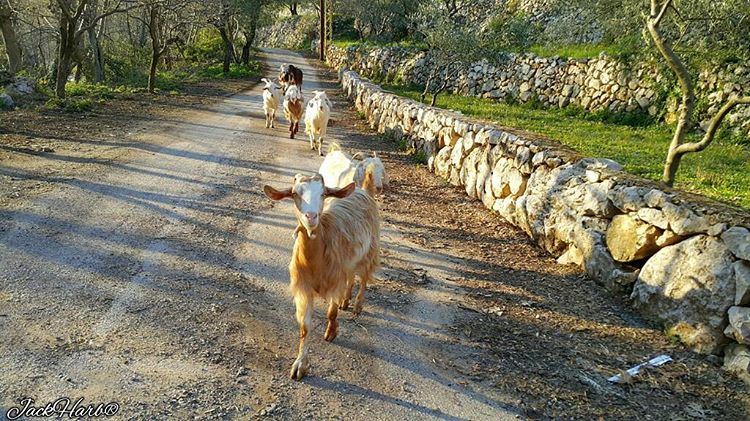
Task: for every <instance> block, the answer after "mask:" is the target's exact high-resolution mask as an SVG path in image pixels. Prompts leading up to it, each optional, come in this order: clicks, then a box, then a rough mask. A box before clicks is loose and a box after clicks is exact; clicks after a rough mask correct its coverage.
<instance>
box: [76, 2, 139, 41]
mask: <svg viewBox="0 0 750 421" xmlns="http://www.w3.org/2000/svg"><path fill="white" fill-rule="evenodd" d="M121 3H122V2H118V3H117V6H116V7H115V8H114V9H112V10H110V11H108V12H105V13H102V14H101V15H99V16H96V17H94V18H93V19H91V23H90V24H89V25H87V26H84V27H81V28H80V29H78V30H77V31H76V35H75V36H76V38H80V37H81V36H82V35H83V34H84V33H85V32H86V31H88V30H89V29H92V28H94V27H96V25H98V24H99V21H101V20H102V19H104V18H106V17H107V16H111V15H114V14H116V13H125V12H127V11H130V10H133V9H138V8H140V7H142V6H143V5H141V4H134V5H132V6H129V7H126V8H124V9H120V8H119V6H120V4H121Z"/></svg>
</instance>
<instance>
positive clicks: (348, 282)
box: [339, 275, 354, 310]
mask: <svg viewBox="0 0 750 421" xmlns="http://www.w3.org/2000/svg"><path fill="white" fill-rule="evenodd" d="M352 289H354V275H352V276H350V277H348V278H346V296H344V301H342V302H341V305H340V306H339V308H340V309H341V310H347V309H348V308H349V301H351V299H352Z"/></svg>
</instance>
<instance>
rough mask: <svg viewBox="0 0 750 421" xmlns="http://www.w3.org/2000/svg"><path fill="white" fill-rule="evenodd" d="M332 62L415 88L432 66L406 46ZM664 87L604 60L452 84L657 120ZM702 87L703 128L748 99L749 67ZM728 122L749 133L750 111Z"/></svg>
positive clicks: (495, 70) (710, 75) (507, 68)
mask: <svg viewBox="0 0 750 421" xmlns="http://www.w3.org/2000/svg"><path fill="white" fill-rule="evenodd" d="M327 59H328V61H329V63H330V64H332V65H333V66H334V67H336V68H341V67H343V66H347V67H349V68H351V69H352V70H354V71H357V72H359V73H361V74H363V75H365V76H368V77H373V78H378V79H380V78H382V79H385V80H389V81H399V82H403V83H406V84H416V85H423V84H424V83H425V82H426V80H427V76H428V74H429V71H430V68H431V65H432V60H431V58H430V56H429V53H427V52H424V51H416V50H413V49H405V48H401V47H367V46H349V47H347V48H346V49H342V48H338V47H335V46H331V47H330V48H329V50H328V56H327ZM660 82H662V76H661V75H660V74H659V72H657V71H656V70H655V68H654V66H653V65H650V64H645V63H644V64H640V65H636V66H631V67H629V66H626V65H625V64H623V63H621V62H618V61H617V60H615V59H612V58H610V57H607V56H606V55H600V56H599V57H598V58H595V59H581V60H575V59H563V58H560V57H552V58H543V57H538V56H535V55H533V54H510V55H508V57H507V59H506V60H504V61H503V62H502V63H501V64H492V63H490V62H489V61H487V60H485V61H481V62H478V63H473V64H470V65H467V66H466V68H465V69H464V71H463V72H462V73H461V75H460V76H459V77H458V78H455V79H451V80H450V81H449V84H448V86H449V90H450V91H452V92H454V93H459V94H463V95H472V96H477V97H482V98H490V99H496V100H505V101H508V100H511V99H512V101H515V102H521V103H525V102H529V101H537V102H538V103H540V104H541V105H543V106H545V107H567V106H577V107H580V108H583V109H585V110H589V111H597V110H604V109H608V110H610V111H613V112H635V111H641V112H648V113H649V114H650V115H657V114H660V113H661V112H662V111H663V108H664V99H663V98H660V97H659V94H658V93H657V89H656V88H655V87H656V86H659V83H660ZM697 86H698V88H699V89H700V93H705V98H706V100H707V101H708V104H709V107H708V109H707V110H706V112H705V113H704V114H703V115H701V116H699V121H701V120H702V123H701V124H703V125H705V124H707V120H708V118H710V116H711V115H713V114H714V113H715V112H716V110H718V107H719V106H720V104H721V103H722V102H723V101H725V100H726V99H727V98H729V97H730V96H732V95H741V94H744V95H750V91H748V88H747V86H750V69H748V68H747V67H744V66H741V65H736V64H734V65H729V67H727V68H726V69H714V70H713V71H712V72H704V73H702V74H701V76H700V78H699V83H698V85H697ZM699 99H700V98H699ZM669 116H670V115H669V113H667V117H668V118H669ZM724 124H725V125H726V126H728V127H734V128H737V129H740V130H742V133H746V134H749V133H750V107H737V108H736V109H735V111H734V112H732V113H730V114H729V115H728V117H727V119H726V120H725V123H724Z"/></svg>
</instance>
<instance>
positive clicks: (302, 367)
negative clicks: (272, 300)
mask: <svg viewBox="0 0 750 421" xmlns="http://www.w3.org/2000/svg"><path fill="white" fill-rule="evenodd" d="M294 304H295V305H296V307H297V323H299V349H298V351H297V359H296V360H294V364H292V370H291V371H290V372H289V377H291V378H292V379H293V380H302V378H303V377H305V374H306V373H307V334H308V333H309V331H310V327H311V324H312V310H313V302H312V295H297V296H296V297H294Z"/></svg>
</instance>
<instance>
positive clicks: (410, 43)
mask: <svg viewBox="0 0 750 421" xmlns="http://www.w3.org/2000/svg"><path fill="white" fill-rule="evenodd" d="M332 44H333V46H335V47H339V48H347V47H350V46H352V45H355V46H364V47H401V48H415V49H420V50H426V49H427V48H428V47H427V44H425V43H423V42H417V41H414V40H411V39H405V40H401V41H398V42H379V41H373V40H364V41H363V40H359V39H335V40H333V41H332Z"/></svg>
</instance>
